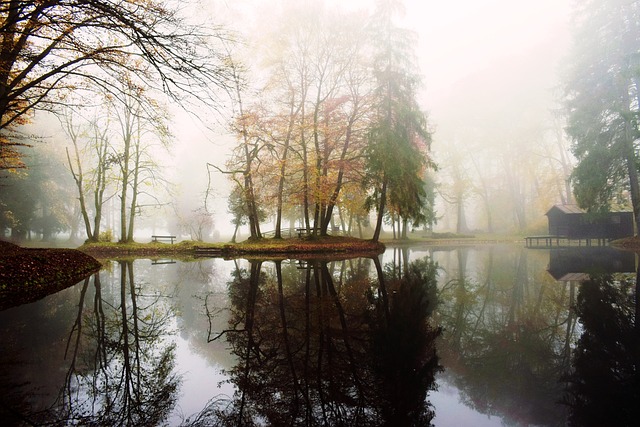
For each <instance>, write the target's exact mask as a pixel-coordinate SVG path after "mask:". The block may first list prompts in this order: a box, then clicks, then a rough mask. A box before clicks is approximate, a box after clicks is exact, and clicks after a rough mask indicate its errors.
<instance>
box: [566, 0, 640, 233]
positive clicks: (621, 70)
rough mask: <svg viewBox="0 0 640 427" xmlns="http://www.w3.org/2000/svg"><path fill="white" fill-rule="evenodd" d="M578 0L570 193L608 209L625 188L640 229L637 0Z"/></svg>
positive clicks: (571, 80)
mask: <svg viewBox="0 0 640 427" xmlns="http://www.w3.org/2000/svg"><path fill="white" fill-rule="evenodd" d="M575 7H576V9H575V13H576V20H575V21H576V23H577V24H576V28H575V30H574V44H573V47H572V52H571V56H570V57H569V59H568V61H569V62H568V64H567V73H566V76H565V92H566V99H565V104H566V114H567V121H568V126H567V133H568V135H569V136H570V137H571V139H572V141H573V146H572V151H573V153H574V155H575V156H576V159H577V165H576V168H575V170H574V174H573V183H574V193H575V196H576V200H577V202H578V204H579V205H580V206H582V207H583V208H587V209H589V210H608V209H609V208H610V207H611V204H612V202H613V199H614V198H615V195H616V193H618V192H619V191H620V189H621V188H622V189H623V190H624V191H625V192H628V194H629V196H630V199H631V205H632V206H633V212H634V217H635V220H636V229H638V225H640V185H639V182H638V166H637V165H638V162H639V161H640V159H639V158H638V137H639V136H640V134H639V132H638V113H639V104H638V102H639V101H640V67H639V65H640V4H639V3H638V2H635V1H628V0H598V1H595V0H589V1H584V2H581V3H576V6H575ZM623 182H624V184H621V183H623ZM621 185H622V187H620V186H621Z"/></svg>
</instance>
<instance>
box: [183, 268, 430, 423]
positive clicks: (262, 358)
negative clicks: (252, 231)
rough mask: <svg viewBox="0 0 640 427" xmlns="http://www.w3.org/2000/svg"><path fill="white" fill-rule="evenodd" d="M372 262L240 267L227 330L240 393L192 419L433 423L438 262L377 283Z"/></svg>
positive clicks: (232, 374) (233, 284)
mask: <svg viewBox="0 0 640 427" xmlns="http://www.w3.org/2000/svg"><path fill="white" fill-rule="evenodd" d="M375 261H376V263H377V260H375ZM367 264H368V263H367V262H366V260H356V261H354V260H348V261H342V262H341V263H340V264H339V265H338V264H337V263H335V262H331V263H328V262H325V261H308V262H306V263H302V262H301V263H300V264H294V263H291V264H290V263H285V262H276V263H275V265H274V268H273V269H270V268H265V267H264V266H263V264H262V263H261V262H258V261H253V262H251V264H250V269H248V270H247V269H240V268H238V269H237V270H236V272H235V273H234V276H233V280H232V282H230V288H229V292H230V296H231V301H232V305H233V309H232V311H233V314H232V316H231V320H230V329H229V330H228V331H226V332H227V334H226V335H227V339H228V341H229V343H230V344H231V346H232V350H233V352H234V354H236V355H237V356H238V358H239V362H238V364H237V365H236V366H235V367H234V368H233V369H232V370H231V371H230V377H231V381H232V382H234V383H235V385H236V386H237V391H236V394H235V395H234V397H233V399H232V400H231V401H230V402H227V406H226V407H224V406H222V403H221V402H220V401H214V402H212V404H211V405H209V407H207V408H206V409H205V410H204V411H203V412H202V413H201V414H199V416H198V417H196V418H195V419H193V421H192V422H191V425H226V424H229V423H234V424H236V425H254V424H263V423H266V424H268V425H423V424H422V423H423V422H424V421H429V420H430V419H431V418H432V417H433V412H432V411H431V410H430V405H429V404H428V402H427V401H426V395H427V392H428V390H429V389H430V388H432V387H433V384H434V382H433V376H434V373H435V371H436V369H437V367H438V366H437V357H436V356H435V347H434V339H435V337H436V335H437V332H438V331H437V330H435V329H434V328H432V327H431V326H429V324H428V316H429V313H430V311H431V310H432V308H433V301H434V300H433V299H431V298H432V297H433V295H434V289H435V268H432V267H431V268H424V267H426V266H425V265H416V266H412V268H410V269H409V271H408V273H407V274H405V276H404V277H402V278H395V279H389V280H387V278H385V277H384V276H388V274H383V275H382V276H380V284H377V283H375V282H373V281H372V280H371V278H370V277H369V273H368V271H369V269H368V268H367ZM377 264H378V263H377ZM378 265H379V264H378ZM379 271H382V269H381V268H380V269H379ZM372 289H373V290H374V292H371V290H372ZM385 307H388V311H387V309H386V308H385Z"/></svg>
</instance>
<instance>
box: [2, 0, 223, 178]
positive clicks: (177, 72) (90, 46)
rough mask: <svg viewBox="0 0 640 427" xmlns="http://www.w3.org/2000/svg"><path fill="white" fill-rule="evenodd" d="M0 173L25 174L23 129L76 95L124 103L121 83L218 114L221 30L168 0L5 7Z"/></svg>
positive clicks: (10, 0) (16, 2) (15, 0)
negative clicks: (20, 170)
mask: <svg viewBox="0 0 640 427" xmlns="http://www.w3.org/2000/svg"><path fill="white" fill-rule="evenodd" d="M0 26H1V28H2V32H1V33H0V138H1V143H2V145H1V146H0V167H2V168H3V169H9V168H12V167H16V166H17V167H20V166H21V161H20V158H19V155H18V154H19V153H17V152H16V150H15V149H14V148H15V145H16V144H19V143H21V142H19V141H16V138H17V136H16V134H15V131H16V127H17V126H18V125H20V124H23V123H25V122H26V121H28V120H29V118H30V116H31V114H32V113H33V112H34V110H36V109H43V110H55V109H56V107H58V106H59V105H61V104H65V103H67V102H68V101H67V100H66V99H65V96H66V95H68V94H69V93H71V92H74V93H75V94H76V96H77V94H79V93H82V92H83V91H89V92H91V91H92V90H94V89H95V88H99V89H100V90H101V91H106V92H110V93H111V95H112V96H114V97H117V98H120V97H121V96H122V95H123V94H122V93H121V92H120V91H118V87H122V86H121V85H117V84H114V83H115V82H118V81H123V80H131V81H132V82H134V83H135V84H136V85H139V86H141V87H151V88H153V89H156V90H162V91H163V92H165V93H166V94H168V95H169V96H171V97H172V98H174V99H175V100H179V101H180V102H184V103H186V102H187V100H188V99H189V97H192V98H191V99H192V100H195V99H197V100H199V101H201V102H204V103H206V104H207V105H209V106H212V107H214V108H216V107H217V105H219V104H218V99H217V98H216V90H215V89H220V88H222V89H226V88H227V77H228V76H227V66H226V53H225V52H226V51H225V50H224V49H218V48H217V46H215V45H214V42H215V41H223V40H226V39H227V38H228V37H227V34H226V33H225V32H224V31H223V30H222V29H221V28H219V27H206V26H204V25H198V24H191V23H189V22H188V20H187V19H186V18H185V17H183V16H181V10H180V5H179V2H174V1H166V0H146V1H138V0H52V1H35V0H32V1H20V0H4V1H0Z"/></svg>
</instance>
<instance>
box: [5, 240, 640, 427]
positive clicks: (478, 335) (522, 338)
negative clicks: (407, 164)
mask: <svg viewBox="0 0 640 427" xmlns="http://www.w3.org/2000/svg"><path fill="white" fill-rule="evenodd" d="M635 265H636V262H635V255H634V254H633V253H628V252H621V251H616V250H614V249H608V248H573V249H563V250H561V249H553V250H549V249H525V248H523V247H521V246H519V245H482V246H465V247H443V246H419V245H418V246H411V247H406V248H404V247H403V248H388V249H387V251H386V252H385V253H384V254H383V255H381V256H380V257H379V258H372V259H370V258H348V257H342V258H341V259H303V260H278V261H267V260H251V261H249V260H244V259H242V260H223V259H208V258H207V259H202V260H198V261H194V262H181V261H174V260H169V259H166V260H155V261H152V260H148V259H136V260H130V261H109V262H107V263H106V265H105V267H104V268H103V269H102V270H101V271H100V273H98V274H96V275H93V276H91V277H88V278H87V279H86V280H84V281H82V282H81V283H78V284H77V285H75V286H73V287H70V288H68V289H65V290H64V291H61V292H59V293H57V294H54V295H51V296H49V297H47V298H45V299H43V300H40V301H37V302H34V303H31V304H27V305H23V306H19V307H15V308H11V309H7V310H4V311H1V312H0V328H2V338H1V341H0V387H1V388H2V389H1V390H0V396H1V397H0V419H2V420H3V421H4V423H3V425H12V424H13V425H45V424H46V425H136V426H137V425H169V426H217V425H220V426H226V425H347V426H351V425H362V426H372V425H390V426H402V425H429V423H431V424H433V425H435V426H463V425H470V426H471V425H472V426H502V425H510V426H521V425H522V426H529V425H536V426H561V425H566V424H567V423H568V422H569V421H570V422H571V423H573V424H575V425H631V424H632V423H633V420H634V419H636V417H638V416H639V415H640V414H639V409H638V406H639V405H637V402H638V401H640V400H639V399H640V391H639V390H640V375H639V373H638V372H639V370H638V363H639V362H640V331H639V328H638V326H637V319H638V304H637V301H636V298H637V293H636V287H635V282H636V269H635Z"/></svg>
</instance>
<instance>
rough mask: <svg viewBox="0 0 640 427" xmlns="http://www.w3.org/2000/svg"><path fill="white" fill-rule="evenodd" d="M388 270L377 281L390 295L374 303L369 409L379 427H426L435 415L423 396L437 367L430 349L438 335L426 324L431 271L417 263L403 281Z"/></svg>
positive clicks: (431, 304)
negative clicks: (375, 411)
mask: <svg viewBox="0 0 640 427" xmlns="http://www.w3.org/2000/svg"><path fill="white" fill-rule="evenodd" d="M405 260H406V256H405ZM374 261H376V264H377V259H376V260H374ZM391 271H392V274H388V273H387V274H386V276H387V277H385V275H383V276H382V277H381V280H380V284H381V285H380V288H383V287H385V288H387V291H390V292H391V297H390V298H389V301H383V300H382V299H381V298H377V299H375V300H374V301H373V302H374V306H375V312H374V313H375V315H374V316H372V319H371V323H372V325H371V326H372V327H371V334H372V352H371V354H372V355H373V364H372V368H373V371H374V376H375V378H376V382H377V384H376V385H375V389H376V391H377V392H378V393H379V397H377V398H376V399H374V404H375V406H376V407H377V409H378V410H379V411H380V413H381V414H382V420H383V423H382V424H383V425H389V426H408V425H429V423H430V422H431V419H432V418H433V416H434V412H433V410H432V408H431V405H430V404H429V402H428V401H427V392H428V391H429V390H430V389H433V388H434V384H435V374H436V372H437V371H438V370H439V368H440V367H439V365H438V357H437V356H436V349H435V339H436V337H437V336H438V335H439V334H440V330H439V329H436V328H434V327H432V326H431V325H430V324H429V323H428V321H427V320H428V318H429V316H430V315H431V313H432V311H433V309H434V307H435V302H436V292H435V291H436V287H435V276H436V267H435V265H434V264H433V263H430V262H426V261H417V262H414V263H412V264H410V265H407V266H406V267H405V269H404V274H403V275H402V278H396V276H395V272H393V270H391ZM390 277H391V279H390ZM387 293H388V292H387ZM379 295H384V294H379Z"/></svg>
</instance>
